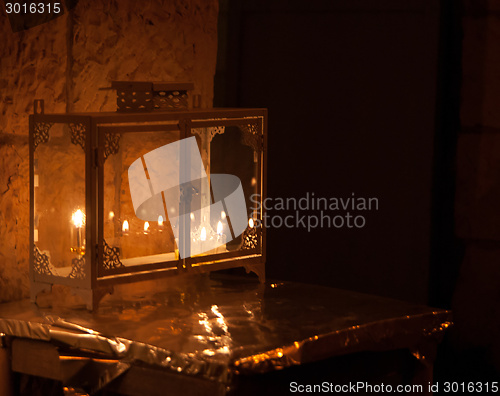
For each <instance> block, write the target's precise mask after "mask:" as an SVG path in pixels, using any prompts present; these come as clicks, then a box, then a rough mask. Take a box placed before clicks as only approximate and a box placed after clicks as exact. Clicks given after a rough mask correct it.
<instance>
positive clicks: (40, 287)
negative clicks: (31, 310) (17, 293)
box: [30, 282, 52, 304]
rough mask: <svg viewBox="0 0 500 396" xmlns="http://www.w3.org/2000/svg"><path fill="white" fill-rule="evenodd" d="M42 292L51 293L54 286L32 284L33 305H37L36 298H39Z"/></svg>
mask: <svg viewBox="0 0 500 396" xmlns="http://www.w3.org/2000/svg"><path fill="white" fill-rule="evenodd" d="M42 291H46V292H47V293H50V292H51V291H52V284H51V283H41V282H32V283H31V288H30V300H31V302H32V303H35V304H36V298H37V296H38V294H40V293H41V292H42Z"/></svg>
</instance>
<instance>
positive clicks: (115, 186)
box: [102, 130, 180, 269]
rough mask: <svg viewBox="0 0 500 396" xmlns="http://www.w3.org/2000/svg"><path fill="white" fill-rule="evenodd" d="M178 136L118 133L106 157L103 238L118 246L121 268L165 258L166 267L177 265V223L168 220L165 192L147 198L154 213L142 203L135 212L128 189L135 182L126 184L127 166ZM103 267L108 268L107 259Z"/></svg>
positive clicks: (160, 132) (161, 132) (162, 132)
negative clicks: (175, 232) (114, 149)
mask: <svg viewBox="0 0 500 396" xmlns="http://www.w3.org/2000/svg"><path fill="white" fill-rule="evenodd" d="M179 139H180V134H179V131H178V130H174V131H155V132H148V131H147V130H145V131H141V132H127V133H121V134H120V137H119V148H118V149H117V150H116V152H114V153H112V154H110V155H109V156H108V157H107V158H106V159H105V162H104V167H103V168H104V170H103V172H104V177H103V184H104V202H103V207H104V208H103V219H102V221H103V229H104V231H103V235H104V242H105V243H106V244H107V245H108V246H110V247H112V248H118V252H119V260H120V261H121V265H120V267H122V269H123V268H125V269H126V268H127V267H134V266H137V265H145V264H155V263H161V262H167V264H166V266H167V267H168V266H172V267H173V266H176V262H177V259H178V257H177V255H176V243H175V238H174V233H173V230H174V227H177V224H171V223H170V221H169V216H168V214H167V213H165V209H166V205H165V200H164V196H163V194H162V193H160V194H156V195H154V196H152V198H151V200H150V201H149V203H150V204H153V205H154V210H155V214H154V216H153V217H151V213H149V214H148V216H145V214H144V213H143V212H142V207H139V208H138V210H137V212H136V210H135V208H134V205H133V202H132V197H131V193H130V189H131V188H134V186H130V184H129V176H128V170H129V167H130V166H131V165H132V163H134V162H135V161H136V160H138V159H140V158H144V155H146V154H147V153H149V152H151V151H153V150H155V149H157V148H159V147H162V146H165V145H167V144H170V143H173V142H175V141H177V140H179ZM148 193H149V189H148ZM151 195H152V194H151ZM171 209H172V208H171ZM167 212H168V209H167ZM104 268H105V269H106V268H107V266H106V263H105V265H104ZM108 269H109V268H108Z"/></svg>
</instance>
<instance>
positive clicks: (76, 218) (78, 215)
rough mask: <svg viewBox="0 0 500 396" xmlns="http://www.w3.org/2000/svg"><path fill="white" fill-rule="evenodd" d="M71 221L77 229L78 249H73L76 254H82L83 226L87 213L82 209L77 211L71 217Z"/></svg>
mask: <svg viewBox="0 0 500 396" xmlns="http://www.w3.org/2000/svg"><path fill="white" fill-rule="evenodd" d="M71 221H72V222H73V225H74V226H75V228H76V248H75V249H72V251H73V250H74V251H75V252H76V253H78V254H81V253H82V251H83V240H84V239H83V226H84V224H85V213H83V212H82V211H81V209H78V210H76V211H75V212H73V214H72V215H71Z"/></svg>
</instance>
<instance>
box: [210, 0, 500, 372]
mask: <svg viewBox="0 0 500 396" xmlns="http://www.w3.org/2000/svg"><path fill="white" fill-rule="evenodd" d="M270 3H271V4H270ZM498 48H500V6H499V4H498V2H494V1H475V0H464V1H452V0H441V1H431V0H412V1H405V2H400V1H391V0H376V1H368V0H359V1H343V0H338V1H328V2H326V1H320V0H313V1H288V2H283V1H273V2H264V1H238V0H225V1H221V3H220V14H219V53H218V63H217V73H216V80H215V104H216V105H219V106H256V107H267V108H269V169H268V180H269V185H268V191H269V196H270V197H273V198H276V197H284V198H286V197H296V198H300V197H303V196H305V194H306V193H308V192H309V193H312V192H314V193H315V195H316V196H324V197H346V196H350V194H351V193H352V192H354V193H355V194H356V196H365V197H377V198H378V199H379V210H378V211H371V212H364V213H361V214H363V215H364V216H365V218H366V226H365V227H364V228H362V229H347V228H342V229H334V228H323V229H319V228H318V229H315V230H312V231H311V232H307V230H305V229H303V228H295V229H287V228H284V227H282V228H279V229H277V228H271V229H269V232H268V244H269V245H268V246H269V248H268V260H267V267H266V268H267V270H266V271H267V275H268V276H269V277H271V278H276V279H287V280H296V281H304V282H310V283H315V284H323V285H328V286H333V287H340V288H347V289H352V290H358V291H362V292H369V293H374V294H379V295H385V296H390V297H395V298H399V299H405V300H410V301H415V302H421V303H426V304H430V305H433V306H439V307H445V308H452V309H453V312H454V320H455V326H454V328H453V329H452V330H451V331H450V332H448V334H447V336H446V338H445V340H444V342H443V343H442V345H441V347H440V350H439V354H438V359H437V361H436V370H435V375H436V380H439V379H442V380H452V379H455V380H474V381H476V380H485V379H490V380H491V379H496V380H498V379H499V373H500V342H499V341H498V335H499V334H500V308H499V306H500V304H499V303H500V287H499V286H500V265H499V264H498V263H499V262H500V260H499V259H500V254H499V252H500V248H499V246H500V245H499V241H500V231H499V230H500V226H499V224H500V213H499V208H500V205H499V202H500V182H499V180H500V143H499V142H500V140H499V136H500V135H499V134H498V131H499V130H500V129H499V128H500V112H499V111H498V109H499V107H500V51H498ZM269 214H270V215H288V214H293V211H291V212H286V213H283V212H279V211H271V212H270V213H269ZM309 214H317V212H312V211H311V212H309Z"/></svg>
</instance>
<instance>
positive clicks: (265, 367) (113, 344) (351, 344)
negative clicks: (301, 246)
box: [0, 278, 451, 391]
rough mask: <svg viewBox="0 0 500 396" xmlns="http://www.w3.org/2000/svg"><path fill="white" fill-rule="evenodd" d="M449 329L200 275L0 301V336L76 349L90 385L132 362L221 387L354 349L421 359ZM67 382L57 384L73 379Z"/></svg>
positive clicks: (421, 317)
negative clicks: (140, 287) (146, 288)
mask: <svg viewBox="0 0 500 396" xmlns="http://www.w3.org/2000/svg"><path fill="white" fill-rule="evenodd" d="M450 325H451V312H450V311H446V310H437V309H432V308H429V307H425V306H422V305H417V304H411V303H407V302H401V301H396V300H392V299H387V298H382V297H376V296H371V295H366V294H360V293H355V292H349V291H345V290H339V289H331V288H326V287H319V286H313V285H305V284H298V283H291V282H269V283H267V284H265V285H263V284H259V283H256V282H254V281H253V280H242V279H241V278H221V279H208V278H205V279H204V280H202V281H199V282H196V283H193V284H192V285H191V286H189V285H188V286H185V287H178V288H172V289H171V290H170V291H168V292H161V293H156V294H154V293H151V294H150V295H144V294H142V295H136V296H129V297H123V298H120V299H117V298H112V297H110V298H107V299H104V300H103V301H102V302H101V304H100V306H99V309H98V310H97V311H95V312H88V311H86V310H84V309H69V308H64V307H53V308H47V309H42V308H38V307H36V306H35V305H34V304H31V303H29V302H28V301H20V302H14V303H8V304H0V333H5V334H6V335H7V336H14V337H22V338H29V339H34V340H43V341H49V342H51V343H53V344H54V345H56V346H58V347H59V350H60V352H59V353H60V359H61V362H62V363H64V362H65V361H71V359H76V358H77V357H75V354H77V352H78V351H80V352H81V353H82V356H84V357H83V358H85V359H90V360H92V361H93V362H94V363H96V362H98V363H99V369H100V370H101V371H102V375H101V376H99V378H97V379H96V381H97V382H96V383H94V384H92V387H91V388H92V391H95V390H97V389H100V388H102V387H103V386H105V385H106V384H107V383H108V382H109V381H111V380H113V379H114V378H116V377H117V376H118V375H121V374H122V373H124V372H126V371H127V369H128V368H129V367H130V366H131V365H132V364H145V365H148V366H156V367H162V368H164V369H167V370H171V371H173V372H178V373H183V374H186V375H192V376H197V377H202V378H205V379H207V380H211V381H219V382H221V383H223V384H230V383H231V378H232V375H235V374H239V373H242V374H247V373H252V374H254V373H264V372H269V371H272V370H277V369H282V368H285V367H288V366H292V365H300V364H303V363H307V362H313V361H318V360H321V359H325V358H329V357H333V356H338V355H344V354H349V353H354V352H360V351H385V350H393V349H399V348H407V349H409V350H410V351H412V353H413V356H415V358H417V359H418V360H420V361H421V362H423V363H424V364H425V363H426V362H432V360H433V358H434V356H433V354H434V353H435V349H436V346H437V343H438V342H439V341H440V340H441V337H442V336H443V333H444V331H445V329H446V328H447V327H449V326H450ZM68 350H71V354H68V353H67V351H68ZM89 354H90V357H89ZM92 354H94V355H95V356H92ZM103 359H104V360H105V361H103ZM106 359H107V360H106ZM68 381H69V382H68V383H67V384H65V385H68V386H75V382H78V380H77V379H75V378H72V379H68ZM71 381H72V382H71ZM76 385H78V384H76Z"/></svg>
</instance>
